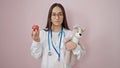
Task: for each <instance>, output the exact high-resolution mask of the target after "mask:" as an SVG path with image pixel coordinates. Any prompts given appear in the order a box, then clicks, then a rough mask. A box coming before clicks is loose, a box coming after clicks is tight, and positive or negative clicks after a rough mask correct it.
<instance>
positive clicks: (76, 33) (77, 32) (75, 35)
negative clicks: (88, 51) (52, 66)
mask: <svg viewBox="0 0 120 68" xmlns="http://www.w3.org/2000/svg"><path fill="white" fill-rule="evenodd" d="M84 31H85V29H82V28H81V27H80V26H79V25H76V26H74V27H73V30H72V35H70V36H68V37H66V38H65V39H64V43H66V42H68V41H72V42H74V43H76V44H77V46H79V49H80V56H79V57H77V56H76V54H75V53H74V50H75V49H74V50H72V51H67V50H66V52H65V63H66V64H71V65H73V64H74V63H75V61H76V60H77V59H78V58H80V57H81V56H83V55H84V54H85V48H84V46H83V45H81V42H80V39H81V38H82V35H83V32H84Z"/></svg>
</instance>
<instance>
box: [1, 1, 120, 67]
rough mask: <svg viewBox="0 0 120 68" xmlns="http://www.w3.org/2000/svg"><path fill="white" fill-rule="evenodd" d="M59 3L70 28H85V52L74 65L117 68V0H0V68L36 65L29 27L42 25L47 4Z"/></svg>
mask: <svg viewBox="0 0 120 68" xmlns="http://www.w3.org/2000/svg"><path fill="white" fill-rule="evenodd" d="M54 2H59V3H61V4H62V5H63V6H64V7H65V10H66V15H67V20H68V23H69V26H70V28H71V29H72V26H74V25H78V24H79V25H81V27H82V28H86V31H85V32H84V35H83V38H82V40H81V41H82V44H83V45H85V47H86V49H87V54H86V56H85V57H84V58H83V59H82V60H81V61H78V62H77V63H76V65H75V66H74V68H120V0H0V68H40V60H36V59H34V58H33V57H32V56H31V55H30V46H31V43H32V39H31V31H32V30H31V27H32V25H34V24H39V25H40V27H41V29H43V28H44V27H45V26H46V22H47V15H48V9H49V7H50V6H51V5H52V4H53V3H54Z"/></svg>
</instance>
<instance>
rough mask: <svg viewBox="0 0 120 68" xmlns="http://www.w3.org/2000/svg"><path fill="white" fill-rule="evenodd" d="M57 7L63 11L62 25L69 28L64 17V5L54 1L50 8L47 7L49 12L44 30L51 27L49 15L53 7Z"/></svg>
mask: <svg viewBox="0 0 120 68" xmlns="http://www.w3.org/2000/svg"><path fill="white" fill-rule="evenodd" d="M56 6H57V7H59V8H61V10H62V12H63V22H62V27H64V28H65V29H67V30H69V27H68V24H67V19H66V14H65V10H64V7H63V6H62V5H61V4H60V3H54V4H53V5H52V6H51V7H50V9H49V13H48V18H47V25H46V29H45V30H46V31H48V30H50V29H51V26H52V22H51V15H52V10H53V8H54V7H56Z"/></svg>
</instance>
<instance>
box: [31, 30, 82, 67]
mask: <svg viewBox="0 0 120 68" xmlns="http://www.w3.org/2000/svg"><path fill="white" fill-rule="evenodd" d="M58 33H59V32H53V33H52V34H53V37H52V38H53V43H54V45H55V44H56V45H55V47H56V49H58V44H59V36H58ZM69 35H72V32H71V31H70V30H65V29H64V32H63V36H62V37H63V38H62V43H61V49H60V55H61V57H60V62H58V55H57V53H56V52H55V50H54V49H53V47H52V45H50V48H51V53H52V55H51V56H48V52H49V49H48V31H44V30H40V42H35V41H34V40H33V42H32V46H31V55H32V56H33V57H35V58H37V59H38V58H41V59H42V62H41V68H72V65H71V64H66V62H65V61H66V60H65V53H66V49H65V45H64V43H63V39H64V38H65V37H67V36H69ZM72 52H73V54H75V55H76V57H77V59H79V58H80V47H79V45H77V48H75V49H74V50H73V51H72Z"/></svg>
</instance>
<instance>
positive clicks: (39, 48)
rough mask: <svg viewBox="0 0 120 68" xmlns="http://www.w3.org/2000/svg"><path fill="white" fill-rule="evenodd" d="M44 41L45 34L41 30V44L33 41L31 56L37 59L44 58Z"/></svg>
mask: <svg viewBox="0 0 120 68" xmlns="http://www.w3.org/2000/svg"><path fill="white" fill-rule="evenodd" d="M43 40H44V32H43V30H41V31H40V42H36V41H34V40H33V42H32V45H31V55H32V56H33V57H34V58H36V59H38V58H40V57H42V53H43Z"/></svg>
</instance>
